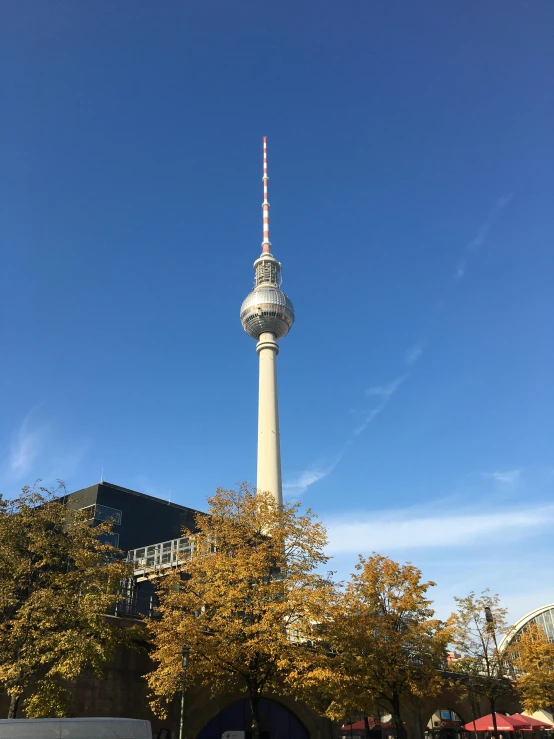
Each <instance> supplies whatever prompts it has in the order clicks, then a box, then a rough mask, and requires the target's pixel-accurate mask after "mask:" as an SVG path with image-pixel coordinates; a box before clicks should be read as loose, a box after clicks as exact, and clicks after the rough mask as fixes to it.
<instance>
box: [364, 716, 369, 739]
mask: <svg viewBox="0 0 554 739" xmlns="http://www.w3.org/2000/svg"><path fill="white" fill-rule="evenodd" d="M364 735H365V739H369V719H368V717H367V716H364Z"/></svg>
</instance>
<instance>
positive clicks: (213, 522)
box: [148, 486, 331, 737]
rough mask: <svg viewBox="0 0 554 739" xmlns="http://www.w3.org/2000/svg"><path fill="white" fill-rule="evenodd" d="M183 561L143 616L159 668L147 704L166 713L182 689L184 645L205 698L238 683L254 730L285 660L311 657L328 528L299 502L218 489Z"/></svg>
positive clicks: (322, 595) (324, 590) (283, 685)
mask: <svg viewBox="0 0 554 739" xmlns="http://www.w3.org/2000/svg"><path fill="white" fill-rule="evenodd" d="M195 523H196V530H195V531H194V532H192V531H185V534H186V535H188V536H190V538H191V541H192V543H193V552H192V556H191V558H190V560H188V561H186V562H185V563H184V564H183V565H182V567H181V569H180V571H177V572H175V573H173V574H172V575H170V576H168V577H167V578H165V579H164V580H163V582H162V584H161V586H160V589H159V598H160V616H161V618H160V619H159V620H157V621H156V620H153V621H151V622H150V629H151V631H152V635H153V639H154V645H155V650H154V651H153V654H152V657H153V659H154V660H155V661H156V662H157V663H158V666H157V668H156V669H155V670H154V671H153V672H151V673H150V675H149V676H148V682H149V685H150V688H151V690H152V693H153V699H152V701H153V706H154V708H155V710H157V712H158V713H160V714H161V715H164V714H165V711H166V710H167V705H168V702H169V701H170V700H171V698H172V697H173V696H174V695H175V693H177V692H178V691H179V690H180V689H181V681H182V662H181V654H182V649H183V647H186V648H189V649H190V650H191V658H190V660H189V667H188V673H187V674H188V677H189V679H190V681H191V682H192V683H194V684H196V685H202V686H205V687H206V689H207V690H209V691H210V692H211V693H212V694H218V693H221V692H224V691H225V690H227V689H232V690H236V689H237V688H242V689H244V690H245V691H246V693H247V694H248V698H249V701H250V708H251V714H252V731H253V735H254V736H255V737H256V736H258V735H259V702H260V699H261V698H262V697H263V696H264V695H268V694H270V693H271V692H272V691H275V690H279V691H281V692H283V691H287V690H289V691H291V692H292V691H293V690H294V688H293V687H292V686H291V685H290V684H288V683H287V681H286V678H287V676H288V674H289V672H290V670H291V666H292V665H293V664H297V663H302V662H303V661H305V660H310V659H311V655H312V653H313V650H314V647H313V639H314V630H316V629H317V624H318V623H319V622H320V620H321V618H322V612H323V610H324V609H325V607H326V604H327V603H328V600H329V593H330V592H331V586H330V583H329V581H328V580H327V579H326V578H325V577H323V576H321V575H320V574H318V572H317V568H318V567H319V566H321V565H324V564H325V563H326V562H327V557H326V556H325V554H324V553H323V548H324V546H325V544H326V532H325V529H324V528H323V526H322V525H321V524H320V523H319V522H317V521H316V520H315V517H314V515H313V514H312V513H311V511H309V510H308V511H307V512H306V513H305V514H302V515H301V514H300V512H299V504H288V503H285V504H284V505H283V506H278V505H277V504H276V503H275V501H274V498H273V496H271V495H269V494H263V493H260V494H258V495H256V494H255V492H254V491H252V490H251V489H249V488H248V487H247V486H241V487H240V488H239V489H238V490H217V491H216V493H215V495H214V496H213V497H212V498H210V499H209V515H206V514H198V515H197V517H196V522H195Z"/></svg>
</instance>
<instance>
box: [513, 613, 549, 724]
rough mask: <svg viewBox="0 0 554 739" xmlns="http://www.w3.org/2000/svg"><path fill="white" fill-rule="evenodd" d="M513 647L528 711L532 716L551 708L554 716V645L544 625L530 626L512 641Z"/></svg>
mask: <svg viewBox="0 0 554 739" xmlns="http://www.w3.org/2000/svg"><path fill="white" fill-rule="evenodd" d="M511 648H512V651H513V653H514V658H513V661H514V667H515V668H516V670H517V673H516V674H518V677H517V679H516V687H517V690H518V692H519V694H520V696H521V700H522V703H523V707H524V709H525V710H526V711H527V712H529V713H532V712H533V711H538V710H540V709H541V708H548V709H549V710H550V712H551V713H554V643H552V642H551V641H550V640H549V639H548V637H547V636H546V634H545V633H544V629H543V628H542V627H541V626H539V625H538V624H536V623H530V624H529V625H528V626H526V628H525V630H524V631H523V632H522V633H521V635H519V636H518V637H517V638H516V639H514V640H513V641H512V642H511Z"/></svg>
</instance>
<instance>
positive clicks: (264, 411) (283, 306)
mask: <svg viewBox="0 0 554 739" xmlns="http://www.w3.org/2000/svg"><path fill="white" fill-rule="evenodd" d="M263 153H264V159H263V178H262V181H263V185H264V199H263V203H262V210H263V241H262V253H261V255H260V256H259V257H258V259H256V261H255V262H254V289H253V290H252V292H251V293H250V294H249V295H247V297H246V298H245V299H244V301H243V303H242V305H241V308H240V321H241V323H242V326H243V328H244V330H245V331H246V333H247V334H248V335H249V336H251V337H252V338H253V339H256V340H257V342H258V343H257V345H256V351H257V353H258V356H259V358H260V360H259V364H260V378H259V379H260V381H259V396H258V472H257V483H256V487H257V489H258V492H270V493H271V494H272V495H273V496H274V497H275V500H276V502H277V503H278V504H279V505H281V504H282V502H283V491H282V482H281V451H280V439H279V412H278V403H277V364H276V359H277V354H278V353H279V346H278V344H277V341H278V339H282V338H283V337H284V336H286V335H287V334H288V332H289V331H290V329H291V327H292V324H293V323H294V308H293V305H292V302H291V301H290V299H289V298H288V297H287V296H286V295H285V293H284V292H283V291H282V290H281V263H280V262H278V261H277V259H275V257H274V256H273V254H272V253H271V243H270V241H269V202H268V199H267V183H268V180H269V177H268V174H267V140H266V139H265V138H264V141H263Z"/></svg>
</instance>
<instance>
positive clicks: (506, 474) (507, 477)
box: [481, 469, 523, 485]
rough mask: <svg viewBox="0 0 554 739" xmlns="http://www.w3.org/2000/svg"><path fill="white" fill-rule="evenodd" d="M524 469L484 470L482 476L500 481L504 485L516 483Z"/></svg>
mask: <svg viewBox="0 0 554 739" xmlns="http://www.w3.org/2000/svg"><path fill="white" fill-rule="evenodd" d="M522 472H523V470H521V469H517V470H496V471H495V472H482V473H481V474H482V476H483V477H486V478H487V479H489V480H494V481H495V482H500V483H502V484H503V485H516V484H517V483H518V482H519V480H520V478H521V473H522Z"/></svg>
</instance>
